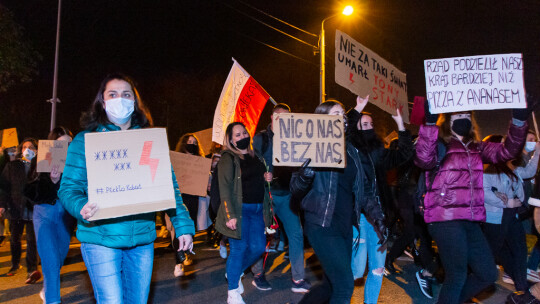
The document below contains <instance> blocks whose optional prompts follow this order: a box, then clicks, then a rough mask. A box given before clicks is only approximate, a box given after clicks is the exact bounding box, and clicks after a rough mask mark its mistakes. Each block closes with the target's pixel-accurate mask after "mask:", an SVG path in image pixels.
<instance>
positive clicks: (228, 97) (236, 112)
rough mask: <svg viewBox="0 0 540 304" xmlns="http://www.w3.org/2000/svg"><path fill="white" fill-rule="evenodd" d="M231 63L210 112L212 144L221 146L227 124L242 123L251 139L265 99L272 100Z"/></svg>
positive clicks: (240, 69) (251, 79) (236, 63)
mask: <svg viewBox="0 0 540 304" xmlns="http://www.w3.org/2000/svg"><path fill="white" fill-rule="evenodd" d="M233 61H234V63H233V66H232V69H231V71H230V72H229V76H228V77H227V80H226V81H225V85H224V86H223V90H222V91H221V96H220V97H219V101H218V104H217V107H216V111H215V112H214V123H213V127H212V141H213V142H216V143H218V144H223V140H224V139H225V130H226V129H227V126H228V125H229V124H230V123H231V122H237V121H239V122H243V123H244V125H245V126H246V129H247V131H248V132H249V135H251V137H252V138H253V135H255V129H256V128H257V123H258V122H259V117H260V116H261V112H262V111H263V109H264V106H265V105H266V102H267V101H268V99H272V98H271V97H270V95H268V93H266V91H265V90H264V89H263V88H262V87H261V86H260V85H259V84H258V83H257V81H255V79H253V77H251V75H249V74H248V72H246V71H245V70H244V68H242V66H240V64H238V62H236V60H234V58H233Z"/></svg>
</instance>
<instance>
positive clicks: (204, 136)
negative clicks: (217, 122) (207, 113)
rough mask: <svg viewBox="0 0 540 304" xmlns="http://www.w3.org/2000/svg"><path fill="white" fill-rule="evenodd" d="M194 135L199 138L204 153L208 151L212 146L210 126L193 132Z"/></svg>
mask: <svg viewBox="0 0 540 304" xmlns="http://www.w3.org/2000/svg"><path fill="white" fill-rule="evenodd" d="M195 136H197V139H199V146H200V147H201V148H202V149H203V152H204V153H205V154H208V153H210V149H211V148H212V128H209V129H204V130H201V131H198V132H195Z"/></svg>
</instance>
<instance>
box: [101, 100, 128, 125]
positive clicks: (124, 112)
mask: <svg viewBox="0 0 540 304" xmlns="http://www.w3.org/2000/svg"><path fill="white" fill-rule="evenodd" d="M134 110H135V101H133V100H131V99H126V98H114V99H109V100H105V112H106V113H107V118H109V120H110V121H111V122H112V123H114V124H115V125H123V124H125V123H127V122H128V121H129V119H130V118H131V114H133V111H134Z"/></svg>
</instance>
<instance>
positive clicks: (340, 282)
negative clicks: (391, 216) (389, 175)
mask: <svg viewBox="0 0 540 304" xmlns="http://www.w3.org/2000/svg"><path fill="white" fill-rule="evenodd" d="M315 114H327V115H339V116H343V118H344V119H345V110H344V107H343V105H342V104H341V103H340V102H339V101H336V100H328V101H326V102H323V103H322V104H320V105H319V106H318V107H317V108H316V109H315ZM346 151H347V152H346V155H347V160H346V161H347V166H346V167H345V168H344V169H327V168H317V169H314V170H312V169H310V168H302V169H300V170H299V171H298V172H295V173H293V176H292V178H291V183H290V188H291V193H292V195H293V196H294V197H295V198H296V199H299V200H301V201H302V209H303V210H304V218H305V224H304V231H305V233H306V235H307V237H308V239H309V242H310V244H311V246H312V247H313V250H315V254H317V257H318V258H319V261H320V262H321V265H322V267H323V269H324V277H323V281H322V283H320V284H317V285H314V286H313V287H312V288H311V289H310V290H309V292H308V293H307V294H306V295H305V296H304V298H302V301H301V302H300V303H306V304H307V303H309V304H312V303H328V302H329V303H332V304H336V303H340V304H341V303H342V304H345V303H346V304H349V303H350V302H351V297H352V294H353V290H354V278H353V272H352V268H351V256H352V251H353V242H351V239H352V232H353V231H352V227H353V225H355V226H358V224H359V221H360V217H361V215H360V213H361V212H362V210H364V212H365V213H366V216H367V218H368V219H369V220H370V221H372V222H373V223H374V225H375V228H376V229H377V232H378V233H379V235H381V237H382V240H381V242H385V241H386V240H385V238H386V236H387V229H386V227H385V225H384V215H383V212H382V209H381V207H380V205H379V204H378V203H377V202H376V201H375V200H373V199H367V198H370V197H373V193H372V190H373V189H372V188H366V187H364V184H365V183H366V180H365V176H364V173H363V164H362V160H361V159H360V155H359V153H358V150H357V149H356V148H355V147H354V146H353V145H352V144H351V143H349V142H348V141H347V144H346ZM359 241H360V240H359V239H358V240H357V244H356V245H355V246H358V242H359Z"/></svg>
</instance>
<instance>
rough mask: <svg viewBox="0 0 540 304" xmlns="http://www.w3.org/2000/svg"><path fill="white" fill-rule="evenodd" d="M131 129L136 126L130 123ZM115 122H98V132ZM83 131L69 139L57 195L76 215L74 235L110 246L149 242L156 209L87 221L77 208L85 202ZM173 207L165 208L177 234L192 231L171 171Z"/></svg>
mask: <svg viewBox="0 0 540 304" xmlns="http://www.w3.org/2000/svg"><path fill="white" fill-rule="evenodd" d="M132 129H138V127H137V126H133V127H132ZM119 130H120V128H119V127H118V126H116V125H105V126H103V125H100V126H99V127H98V128H97V132H109V131H119ZM88 132H89V131H83V132H81V133H79V134H77V136H75V138H74V139H73V141H72V142H71V144H70V146H69V149H68V155H67V159H66V166H65V168H64V174H63V176H62V182H61V185H60V190H59V191H58V196H59V198H60V201H61V202H62V204H63V205H64V208H65V209H66V210H67V211H68V212H69V213H70V214H71V215H72V216H74V217H75V218H76V219H77V238H78V239H79V241H81V242H82V243H91V244H97V245H101V246H105V247H110V248H129V247H134V246H139V245H146V244H150V243H152V242H153V241H154V240H155V239H156V228H155V225H156V223H155V219H156V216H155V213H154V212H150V213H143V214H137V215H130V216H124V217H120V218H113V219H105V220H98V221H92V222H89V221H86V220H84V219H83V218H82V216H81V214H80V211H81V209H82V207H83V206H84V205H85V204H86V203H87V202H88V180H87V175H86V158H85V150H84V134H86V133H88ZM172 175H173V176H172V180H173V186H174V194H175V197H176V209H170V210H166V212H167V214H168V215H169V217H170V218H171V222H172V223H173V225H174V229H175V231H176V236H177V237H178V236H180V235H183V234H191V235H194V234H195V226H194V224H193V221H192V220H191V218H190V217H189V212H188V210H187V208H186V206H185V205H184V203H183V202H182V196H181V195H180V190H179V188H178V183H177V182H176V177H175V174H174V171H173V173H172Z"/></svg>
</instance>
